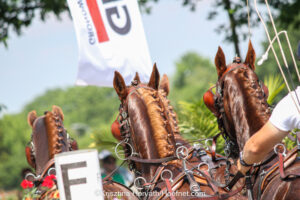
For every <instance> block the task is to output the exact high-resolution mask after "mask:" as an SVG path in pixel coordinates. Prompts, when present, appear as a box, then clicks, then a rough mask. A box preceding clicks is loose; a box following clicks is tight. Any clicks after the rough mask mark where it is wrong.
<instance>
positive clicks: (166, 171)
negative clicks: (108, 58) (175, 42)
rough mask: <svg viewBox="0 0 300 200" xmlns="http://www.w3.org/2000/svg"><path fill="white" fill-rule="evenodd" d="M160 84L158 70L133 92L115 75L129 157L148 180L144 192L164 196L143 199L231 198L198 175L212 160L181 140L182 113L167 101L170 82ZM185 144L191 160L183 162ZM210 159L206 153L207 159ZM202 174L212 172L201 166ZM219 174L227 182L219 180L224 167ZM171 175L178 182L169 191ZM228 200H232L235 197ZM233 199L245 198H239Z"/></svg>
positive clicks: (137, 172)
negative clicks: (181, 152) (172, 194)
mask: <svg viewBox="0 0 300 200" xmlns="http://www.w3.org/2000/svg"><path fill="white" fill-rule="evenodd" d="M159 80H160V75H159V72H158V70H157V68H156V66H155V65H154V67H153V71H152V74H151V77H150V81H149V83H147V84H143V83H141V82H140V78H139V76H138V74H136V76H135V78H134V80H133V81H132V84H131V85H130V86H126V84H125V82H124V79H123V77H122V76H121V74H119V73H118V72H115V77H114V88H115V90H116V92H117V94H118V96H119V98H120V100H121V106H120V114H119V119H118V120H119V122H120V127H121V137H120V138H121V139H122V141H121V144H123V146H124V150H125V156H126V158H127V159H128V161H129V162H130V163H129V166H130V168H131V169H132V170H133V171H134V172H135V175H136V176H137V177H143V178H139V179H138V180H142V181H144V182H143V184H142V185H143V187H142V188H143V190H142V191H144V192H145V191H146V192H149V191H150V192H152V193H151V194H152V195H153V194H154V192H158V193H156V194H157V195H156V196H151V195H149V196H147V194H145V193H144V196H142V197H145V198H150V199H161V198H168V197H167V196H166V193H167V192H170V191H173V192H175V191H176V192H182V193H181V194H185V195H181V194H180V193H177V194H178V195H176V199H192V198H203V199H208V198H211V199H213V198H212V196H214V195H215V194H216V193H217V194H224V193H226V191H225V190H223V189H220V188H217V187H216V186H213V185H212V184H211V182H210V181H209V180H208V179H207V178H208V177H207V176H203V174H199V173H197V172H199V171H197V170H196V169H197V166H198V165H199V164H200V163H202V162H205V161H207V160H205V161H204V160H203V159H201V156H199V155H198V152H197V151H194V149H193V148H190V147H191V145H189V144H188V143H187V142H186V141H185V140H184V139H183V138H182V137H181V136H180V133H179V129H178V126H177V124H178V122H177V117H176V113H175V112H174V110H173V108H172V107H171V106H170V105H169V100H168V99H167V95H168V93H169V82H168V80H167V77H166V76H164V78H163V80H162V82H161V84H160V86H159ZM114 135H115V134H114ZM180 143H181V144H185V145H184V146H186V147H187V148H186V149H188V152H189V154H188V156H187V158H186V159H182V158H181V159H177V158H176V157H175V156H174V155H178V149H179V148H181V147H182V145H181V144H180ZM181 150H182V148H181ZM202 152H203V151H202ZM207 156H208V155H207V154H206V153H205V157H206V158H207ZM179 157H180V156H179ZM210 160H211V158H210ZM202 164H203V163H202ZM199 169H200V170H201V171H202V172H203V171H207V166H205V165H200V166H199ZM219 169H222V170H223V172H222V176H221V175H220V174H221V173H219V177H220V178H219V179H218V180H221V181H222V180H223V181H224V179H225V178H224V166H222V167H219V168H217V170H219ZM170 172H171V173H172V175H173V177H172V178H171V179H172V180H173V182H172V183H171V184H170V186H169V187H168V183H167V181H166V180H165V178H170V175H171V174H170ZM191 186H193V187H194V188H193V187H191ZM199 186H200V188H198V187H199ZM195 189H196V190H197V189H200V190H197V191H198V192H202V193H200V196H199V195H198V197H197V196H192V195H191V194H192V192H193V191H195ZM148 194H149V193H148ZM180 195H181V196H180ZM205 195H212V196H210V197H208V196H205ZM214 197H216V196H214ZM218 197H221V196H218ZM222 197H224V198H228V197H229V196H228V197H225V196H222ZM233 198H236V199H241V198H243V197H242V196H241V195H237V196H235V197H233ZM216 199H218V198H216Z"/></svg>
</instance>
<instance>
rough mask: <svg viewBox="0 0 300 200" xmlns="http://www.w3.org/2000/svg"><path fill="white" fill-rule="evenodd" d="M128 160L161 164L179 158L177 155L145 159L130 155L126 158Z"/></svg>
mask: <svg viewBox="0 0 300 200" xmlns="http://www.w3.org/2000/svg"><path fill="white" fill-rule="evenodd" d="M126 159H127V160H131V161H134V162H139V163H147V164H159V163H164V162H169V161H171V160H175V159H177V157H175V156H170V157H165V158H157V159H143V158H139V157H134V156H129V157H127V158H126Z"/></svg>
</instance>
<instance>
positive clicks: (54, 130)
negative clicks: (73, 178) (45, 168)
mask: <svg viewBox="0 0 300 200" xmlns="http://www.w3.org/2000/svg"><path fill="white" fill-rule="evenodd" d="M45 124H46V130H47V136H48V149H49V158H50V159H52V158H53V157H54V155H55V154H58V153H61V152H63V151H67V142H66V137H65V136H66V132H65V129H64V127H63V123H62V119H61V118H60V117H59V116H58V115H57V114H55V113H54V112H47V113H46V115H45Z"/></svg>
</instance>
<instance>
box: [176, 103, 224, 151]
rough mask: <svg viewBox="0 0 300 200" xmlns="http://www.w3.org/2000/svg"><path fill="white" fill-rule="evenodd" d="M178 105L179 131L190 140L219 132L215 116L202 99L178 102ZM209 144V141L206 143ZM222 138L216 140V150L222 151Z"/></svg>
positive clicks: (200, 138) (206, 137)
mask: <svg viewBox="0 0 300 200" xmlns="http://www.w3.org/2000/svg"><path fill="white" fill-rule="evenodd" d="M179 105H180V131H181V134H183V136H184V137H185V138H186V139H188V140H191V141H195V140H201V141H202V142H201V144H203V145H205V140H203V139H208V138H212V137H213V136H215V135H216V134H218V133H219V128H218V123H217V118H216V117H215V116H214V115H213V114H212V113H211V111H210V110H209V109H208V108H207V107H206V105H205V104H204V102H203V100H202V99H201V100H198V101H196V102H193V103H187V102H182V101H181V102H179ZM208 145H211V143H208ZM223 148H224V140H223V139H220V138H219V140H218V141H217V152H218V153H222V152H223Z"/></svg>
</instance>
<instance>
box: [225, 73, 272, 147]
mask: <svg viewBox="0 0 300 200" xmlns="http://www.w3.org/2000/svg"><path fill="white" fill-rule="evenodd" d="M224 81H225V82H227V84H226V87H227V89H226V90H227V91H228V96H229V98H230V99H231V101H229V107H230V110H231V116H232V118H233V121H234V123H235V125H234V127H235V130H236V137H246V138H244V140H240V141H247V140H248V138H250V136H251V135H253V134H254V133H255V132H256V131H258V130H259V129H260V128H261V127H262V126H263V125H264V124H265V123H266V122H267V121H268V119H269V117H270V109H269V106H268V104H267V101H266V99H265V97H264V93H263V89H262V87H261V86H260V84H259V82H258V77H257V75H256V74H255V73H254V72H253V71H252V70H251V69H249V68H247V69H246V68H239V69H237V70H235V71H233V72H232V73H231V74H228V75H227V76H226V78H225V80H224ZM224 89H225V88H224ZM241 93H243V95H241ZM242 97H243V98H242ZM244 133H249V134H244ZM243 145H244V144H243V143H241V144H239V146H240V147H242V146H243Z"/></svg>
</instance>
